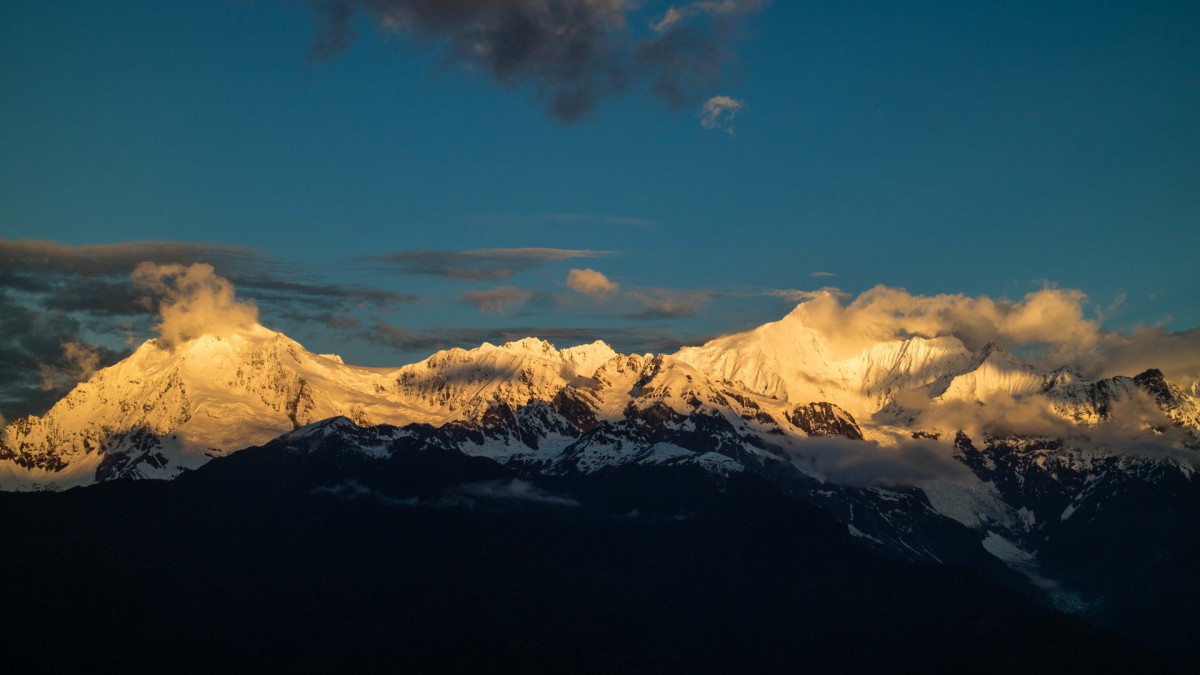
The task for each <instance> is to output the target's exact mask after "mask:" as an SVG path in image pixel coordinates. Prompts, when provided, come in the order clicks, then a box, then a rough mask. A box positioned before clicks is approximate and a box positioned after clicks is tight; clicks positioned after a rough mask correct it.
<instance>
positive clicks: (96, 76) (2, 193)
mask: <svg viewBox="0 0 1200 675" xmlns="http://www.w3.org/2000/svg"><path fill="white" fill-rule="evenodd" d="M675 4H676V5H677V6H679V7H686V6H687V3H686V2H679V3H675ZM645 5H646V6H645V9H644V10H643V11H638V12H633V13H632V14H630V17H631V22H632V23H631V26H632V30H633V31H634V33H635V34H639V35H640V34H646V33H647V32H648V31H649V29H648V26H649V22H650V21H652V20H654V19H655V18H656V17H661V16H662V15H663V13H664V12H665V11H666V9H667V8H668V7H670V6H671V3H657V2H647V3H645ZM744 19H745V21H744V25H742V26H740V28H738V29H736V30H733V31H732V32H731V33H730V34H729V35H725V36H723V37H722V42H723V44H725V45H726V46H728V48H729V49H730V57H729V58H728V59H726V60H724V61H723V62H722V69H721V73H722V78H721V80H720V81H719V82H714V83H712V84H711V86H705V87H701V88H699V89H701V91H697V92H695V94H696V95H700V96H702V98H707V97H708V96H716V95H724V96H729V97H732V98H735V99H737V100H739V101H743V102H744V104H745V107H744V108H743V109H742V110H741V111H739V113H738V115H737V117H736V119H735V120H734V121H733V125H732V133H725V132H724V131H723V130H721V129H705V128H703V127H702V125H701V124H700V119H699V108H698V106H697V105H696V104H695V102H694V101H691V102H689V103H688V105H686V106H684V107H681V108H678V109H673V108H672V106H671V105H669V104H668V103H667V102H666V101H664V100H662V99H661V98H659V97H655V96H653V95H651V94H650V93H649V92H648V91H647V88H646V87H645V86H634V87H632V88H631V89H630V90H629V91H627V92H625V93H623V94H622V95H619V96H615V97H605V98H603V99H602V100H600V101H599V104H598V105H597V106H596V107H595V109H594V110H592V111H591V112H590V113H589V114H588V115H586V116H585V117H584V119H581V120H578V121H574V122H571V123H564V122H561V121H559V120H558V119H556V118H555V117H554V116H553V115H552V114H550V112H548V109H547V105H546V102H545V100H544V98H543V97H539V95H538V94H537V92H536V91H534V90H533V88H532V87H530V86H528V85H527V84H523V83H522V81H520V80H517V81H516V82H515V83H510V85H509V86H501V85H498V84H496V83H495V81H494V80H493V79H492V78H489V77H488V76H487V75H486V74H485V73H482V72H471V71H470V70H469V69H467V68H464V67H462V66H461V64H459V63H455V62H453V61H452V60H448V59H446V58H445V50H444V48H443V46H444V43H441V42H439V41H438V40H436V39H434V40H427V41H425V42H424V43H422V42H421V41H418V40H413V39H406V38H405V37H404V35H402V34H401V35H394V36H392V37H390V38H389V37H387V36H385V35H384V34H382V33H381V32H380V31H378V30H376V29H375V28H374V27H373V26H372V25H371V20H370V17H368V16H364V15H359V16H357V17H356V18H355V19H354V26H355V27H356V28H357V29H358V37H357V39H356V40H354V41H353V42H352V43H350V44H349V46H348V48H347V49H346V50H345V51H344V52H342V53H340V54H337V55H335V56H332V57H330V58H327V59H319V60H313V59H311V58H310V57H309V54H310V51H311V49H312V47H313V44H314V40H315V39H316V36H317V34H318V29H317V27H316V21H315V19H314V15H313V12H312V11H310V10H309V9H308V8H307V7H306V6H305V3H299V2H282V1H277V0H257V1H254V2H234V1H223V0H207V1H200V0H191V1H185V2H159V3H146V2H129V1H124V0H114V1H112V2H105V3H95V2H66V3H62V2H59V3H48V2H32V1H26V0H10V1H9V2H6V3H4V6H3V8H2V9H0V237H3V238H4V239H6V240H10V241H11V240H19V239H24V238H28V239H39V240H49V241H53V242H57V243H60V244H64V245H69V246H78V245H84V244H99V243H120V242H128V241H138V240H149V241H156V242H170V241H186V242H196V241H199V242H213V243H218V244H223V245H234V246H245V247H252V248H253V249H255V250H256V251H258V252H260V253H261V255H262V256H265V257H266V258H267V259H269V260H271V261H274V262H273V263H272V264H276V263H277V264H278V265H279V269H284V268H286V270H287V271H286V274H290V275H293V276H297V277H303V278H305V279H310V280H320V281H321V282H323V283H330V284H344V285H353V286H356V287H359V286H361V287H366V286H369V287H373V288H380V289H385V290H387V291H389V292H392V293H396V294H404V295H406V296H414V299H412V300H410V301H404V302H394V303H389V304H388V305H387V306H376V305H370V306H366V305H364V306H363V307H360V308H358V309H356V310H354V312H355V316H356V317H357V318H356V321H358V322H360V323H361V326H362V328H361V329H358V330H357V332H349V333H348V332H346V331H341V332H339V331H338V330H336V329H335V328H332V327H330V326H328V325H322V324H321V322H319V321H314V320H311V319H308V320H300V319H297V318H295V317H291V318H289V317H288V316H287V312H285V311H284V310H282V309H278V308H276V307H275V306H274V305H272V299H271V298H270V297H267V296H262V297H254V295H253V294H252V293H250V289H245V288H242V287H241V286H239V288H240V293H241V294H242V295H247V294H248V293H250V294H249V297H253V298H254V299H255V300H256V301H257V302H258V304H259V306H260V308H261V309H262V310H263V314H264V317H266V318H267V319H268V320H269V323H273V325H275V327H278V328H282V329H284V330H285V331H286V332H288V333H289V334H295V335H296V337H298V338H300V339H302V340H303V341H305V342H306V344H310V345H311V346H312V347H313V348H314V349H319V350H322V351H335V350H336V351H341V352H343V353H346V354H347V356H348V358H351V359H354V360H357V361H361V362H367V363H380V364H382V363H399V362H402V361H405V360H408V359H412V358H419V357H421V356H423V354H419V353H417V349H415V348H403V347H401V348H386V347H383V346H381V345H380V344H379V343H378V342H372V341H369V340H364V339H360V338H361V334H362V332H363V331H365V330H369V329H370V327H371V326H373V325H375V324H376V323H377V322H383V323H386V324H387V325H390V326H393V327H401V328H403V329H406V330H412V331H442V330H446V331H452V330H453V329H456V328H461V329H465V328H468V327H469V328H474V329H481V330H482V329H498V330H499V329H505V328H526V327H528V328H540V327H548V328H554V327H558V328H561V329H566V328H574V327H578V328H590V329H595V332H596V337H606V335H605V334H604V333H605V331H612V332H613V333H614V334H618V335H619V334H620V331H622V330H625V331H630V333H629V334H630V335H632V334H634V333H635V332H636V331H643V332H644V331H652V332H653V333H654V334H655V335H661V336H663V338H664V339H674V338H683V339H688V338H692V339H694V338H696V337H700V336H705V335H712V334H715V333H720V332H723V331H729V330H734V329H739V328H744V327H747V326H750V325H754V324H756V323H759V322H762V321H765V320H768V319H771V318H774V317H776V316H777V315H778V314H779V313H780V312H781V311H786V304H787V303H786V301H784V300H781V299H780V298H778V297H775V296H770V295H766V296H764V295H762V294H763V293H765V292H768V291H770V290H772V289H776V290H778V289H814V288H817V287H820V286H826V285H828V286H836V287H838V288H840V289H842V290H844V291H846V292H848V293H851V294H857V293H860V292H862V291H864V290H866V289H869V288H871V287H872V286H875V285H877V284H887V285H890V286H898V287H904V288H907V289H908V290H909V291H911V292H913V293H917V294H934V293H967V294H970V295H987V296H992V297H1008V298H1013V299H1017V298H1020V297H1021V296H1023V295H1024V294H1025V293H1027V292H1030V291H1034V290H1036V289H1039V288H1042V287H1043V286H1044V285H1046V284H1047V283H1049V284H1054V285H1058V286H1061V287H1064V288H1075V289H1080V290H1082V291H1083V292H1085V293H1087V294H1088V296H1089V297H1090V298H1091V299H1092V301H1093V307H1091V310H1103V311H1104V312H1105V314H1104V316H1105V321H1106V324H1107V325H1108V326H1109V327H1110V328H1114V329H1122V328H1123V327H1128V326H1131V325H1133V324H1137V323H1147V324H1155V323H1161V322H1164V321H1167V322H1168V325H1169V326H1170V327H1171V328H1172V329H1180V330H1181V329H1188V328H1192V327H1195V326H1197V325H1200V303H1198V302H1197V292H1196V289H1197V288H1198V287H1200V272H1198V271H1197V270H1198V269H1200V265H1197V264H1196V259H1197V255H1198V254H1200V68H1197V67H1196V64H1198V63H1200V40H1197V39H1196V38H1195V36H1196V35H1197V32H1198V29H1200V6H1198V5H1197V4H1196V3H1187V2H1175V3H1165V2H1164V3H1146V2H1137V3H1135V2H1122V3H1116V2H1086V3H1084V2H1060V3H1045V2H1010V3H961V2H879V3H865V4H864V5H854V6H851V5H849V4H848V3H842V2H785V1H782V0H776V1H775V2H773V3H769V4H768V5H767V6H765V7H763V8H761V9H759V10H757V11H753V12H750V13H748V14H747V15H746V16H745V17H744ZM529 247H536V248H553V249H570V250H584V251H597V252H605V253H604V254H603V255H598V257H589V258H582V259H562V260H556V261H551V262H548V263H546V264H543V265H539V266H536V267H531V268H530V269H527V270H524V271H518V272H516V273H514V274H513V275H512V276H510V277H507V278H504V279H491V280H478V279H475V280H471V279H455V278H444V277H438V276H430V275H421V274H406V273H403V272H402V270H398V269H396V268H395V267H394V266H388V265H386V264H381V263H378V262H372V261H369V260H365V259H364V258H365V257H369V256H374V255H379V254H384V253H389V252H397V251H400V252H403V251H412V250H476V249H500V248H529ZM572 268H591V269H595V270H598V271H600V272H602V273H603V274H605V275H607V277H608V278H609V279H611V280H612V281H613V282H615V283H619V284H620V286H621V288H622V289H623V291H630V292H633V293H634V294H635V295H632V296H630V297H628V298H625V300H624V301H623V302H615V303H614V302H607V303H601V302H598V301H596V302H593V301H587V302H585V301H582V300H581V299H579V298H575V299H574V300H573V301H571V300H564V298H567V299H569V298H571V297H572V295H571V291H570V289H569V288H567V287H566V285H565V279H566V276H567V273H568V270H570V269H572ZM217 273H218V274H221V273H224V271H223V269H222V267H221V265H219V264H218V265H217ZM814 273H828V274H829V275H832V276H819V277H815V276H813V275H814ZM498 286H500V287H505V288H516V289H520V290H521V291H522V292H525V293H528V294H530V295H529V297H528V299H527V302H525V304H523V305H520V306H518V307H512V308H509V309H508V310H507V311H506V312H503V313H487V312H481V311H479V309H478V308H477V307H476V306H473V305H472V304H471V303H470V302H467V301H465V300H464V295H463V294H465V293H480V292H485V291H489V290H493V289H495V288H496V287H498ZM638 293H640V294H641V295H640V296H637V295H636V294H638ZM688 293H693V294H696V293H698V294H700V295H692V296H688V295H687V294H688ZM656 294H657V295H656ZM648 296H652V297H653V298H656V299H658V300H661V299H663V298H666V297H669V298H670V299H671V300H672V301H675V304H674V305H673V307H674V311H671V312H666V313H665V314H662V315H656V316H650V314H651V313H648V312H640V310H639V309H638V307H639V306H640V305H639V304H638V303H639V302H640V303H642V305H645V304H646V303H647V302H648V301H647V300H646V298H647V297H648ZM522 297H524V296H522ZM639 297H640V298H641V300H639V299H638V298H639ZM1118 300H1122V301H1121V302H1117V301H1118ZM680 303H682V304H680ZM688 303H691V304H688ZM85 328H86V329H87V330H90V331H92V334H91V337H92V338H93V339H94V340H102V339H103V336H98V335H96V334H95V332H96V331H98V330H100V329H99V328H97V327H95V326H93V325H92V324H86V322H85ZM446 334H447V335H449V333H446ZM462 335H463V336H464V337H463V338H462V339H463V340H466V339H468V338H469V337H473V336H474V335H475V334H474V333H471V334H467V333H463V334H462ZM563 341H564V343H565V342H570V341H571V340H570V339H569V338H564V340H563ZM618 341H619V340H618ZM630 341H631V342H636V340H633V339H632V338H630ZM634 346H636V345H634Z"/></svg>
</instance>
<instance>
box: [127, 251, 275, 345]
mask: <svg viewBox="0 0 1200 675" xmlns="http://www.w3.org/2000/svg"><path fill="white" fill-rule="evenodd" d="M132 278H133V281H134V284H135V285H136V286H137V287H139V288H142V289H144V290H146V291H148V292H149V293H151V294H152V297H151V300H152V301H156V302H157V304H158V314H159V321H158V323H157V324H156V325H155V329H156V330H157V331H158V332H159V335H160V336H161V339H162V341H163V342H164V343H165V344H167V345H169V346H170V345H176V344H179V343H181V342H184V341H186V340H190V339H192V338H196V337H200V336H201V335H216V336H225V335H230V334H233V333H236V332H238V331H243V330H249V329H252V328H254V327H255V326H256V325H257V324H258V308H257V307H255V306H254V305H253V304H251V303H248V302H239V301H238V300H237V299H236V298H235V297H234V290H233V284H231V283H230V282H229V280H228V279H225V278H224V277H221V276H218V275H217V274H216V273H215V272H214V270H213V266H212V265H209V264H207V263H193V264H191V265H187V266H184V265H159V264H156V263H150V262H145V263H142V264H140V265H138V266H137V267H136V268H135V269H134V271H133V275H132Z"/></svg>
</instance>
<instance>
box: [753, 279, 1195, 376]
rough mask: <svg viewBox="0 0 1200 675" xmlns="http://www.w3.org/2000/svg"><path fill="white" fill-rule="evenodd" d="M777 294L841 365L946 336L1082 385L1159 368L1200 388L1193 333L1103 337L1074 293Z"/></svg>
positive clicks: (1137, 331) (1157, 330) (881, 290)
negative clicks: (889, 345)
mask: <svg viewBox="0 0 1200 675" xmlns="http://www.w3.org/2000/svg"><path fill="white" fill-rule="evenodd" d="M777 293H778V294H780V295H781V297H782V296H784V295H785V294H787V297H790V298H791V299H793V300H798V301H800V304H799V305H798V306H797V307H796V308H795V310H793V312H792V316H794V317H796V318H799V319H800V320H801V321H803V322H804V324H805V325H807V326H810V327H813V328H817V329H819V330H820V331H822V332H823V333H825V334H826V335H827V336H828V337H829V339H830V345H831V346H832V347H833V348H834V349H835V350H836V351H838V352H839V355H840V356H843V357H848V356H852V355H853V354H856V353H858V352H860V351H861V350H863V349H865V348H867V347H869V346H870V345H871V344H874V343H876V342H878V341H881V340H892V339H898V338H905V337H910V336H914V335H916V336H922V337H938V336H946V335H953V336H955V337H957V338H959V339H961V340H962V341H963V343H964V344H966V346H967V347H968V348H971V349H977V348H979V347H982V346H983V345H984V344H986V343H988V342H996V343H998V344H1000V345H1002V346H1003V347H1005V348H1006V349H1008V350H1010V351H1020V352H1021V353H1022V355H1023V356H1024V357H1025V358H1028V359H1031V360H1032V361H1034V362H1035V363H1036V364H1037V365H1039V366H1042V367H1044V368H1048V369H1049V368H1056V367H1059V366H1064V365H1066V366H1071V367H1073V368H1075V369H1077V370H1078V371H1079V372H1081V373H1083V374H1084V375H1085V376H1088V377H1102V376H1110V375H1116V374H1123V375H1135V374H1137V373H1140V372H1142V371H1144V370H1146V369H1148V368H1159V369H1161V370H1162V371H1163V372H1164V373H1165V374H1166V375H1167V377H1168V378H1170V379H1172V380H1174V381H1176V382H1179V383H1180V384H1182V385H1183V386H1185V387H1186V386H1189V385H1190V384H1191V383H1193V382H1196V381H1197V380H1200V329H1195V328H1193V329H1189V330H1185V331H1178V332H1171V331H1168V330H1166V329H1164V328H1161V327H1145V326H1142V327H1136V328H1134V329H1133V330H1132V331H1130V332H1128V333H1118V332H1116V331H1112V330H1108V329H1106V328H1104V327H1103V326H1102V325H1101V324H1100V322H1099V321H1098V320H1097V319H1093V318H1089V317H1088V314H1087V308H1088V298H1087V296H1086V295H1085V294H1084V293H1083V292H1082V291H1078V290H1073V289H1061V288H1043V289H1041V290H1038V291H1034V292H1032V293H1027V294H1026V295H1024V296H1023V297H1022V298H1020V299H1018V300H1007V299H994V298H990V297H987V296H974V297H973V296H968V295H964V294H943V295H932V296H924V295H914V294H912V293H909V292H908V291H906V290H904V289H902V288H891V287H887V286H876V287H875V288H872V289H870V290H868V291H866V292H864V293H862V294H860V295H859V296H858V297H854V298H851V297H850V296H848V295H846V294H844V293H842V292H840V291H838V290H836V289H823V290H820V291H812V292H803V291H792V292H785V291H778V292H777Z"/></svg>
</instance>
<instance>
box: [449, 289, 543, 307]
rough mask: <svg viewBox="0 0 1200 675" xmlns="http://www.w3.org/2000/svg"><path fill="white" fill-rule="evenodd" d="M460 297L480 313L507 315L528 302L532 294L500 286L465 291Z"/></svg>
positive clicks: (523, 290)
mask: <svg viewBox="0 0 1200 675" xmlns="http://www.w3.org/2000/svg"><path fill="white" fill-rule="evenodd" d="M462 297H463V300H465V301H466V302H467V303H468V304H471V305H474V306H475V308H476V309H478V310H479V311H481V312H486V313H488V314H508V313H509V312H511V311H513V310H514V309H517V308H518V307H521V306H523V305H524V304H525V303H527V302H529V300H530V298H532V297H533V293H532V292H530V291H527V290H525V289H523V288H515V287H513V286H500V287H498V288H492V289H489V290H486V291H467V292H466V293H463V294H462Z"/></svg>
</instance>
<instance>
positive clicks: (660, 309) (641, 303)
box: [625, 288, 716, 320]
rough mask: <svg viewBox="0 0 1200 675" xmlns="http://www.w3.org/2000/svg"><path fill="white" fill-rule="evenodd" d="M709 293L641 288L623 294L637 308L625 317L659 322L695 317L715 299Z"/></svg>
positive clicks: (713, 295) (713, 294) (712, 294)
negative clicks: (661, 320)
mask: <svg viewBox="0 0 1200 675" xmlns="http://www.w3.org/2000/svg"><path fill="white" fill-rule="evenodd" d="M715 295H716V294H715V293H712V292H711V291H680V290H672V289H667V288H641V289H632V290H629V291H626V292H625V297H626V298H628V299H629V300H631V301H632V302H634V303H635V304H636V305H638V307H637V308H636V309H634V310H632V311H630V312H628V313H626V315H625V316H627V317H629V318H631V319H645V320H660V319H679V318H684V317H689V316H695V315H696V314H697V313H698V312H699V311H700V309H701V308H702V307H703V306H704V305H705V303H707V302H708V301H709V300H711V299H712V298H713V297H715Z"/></svg>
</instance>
